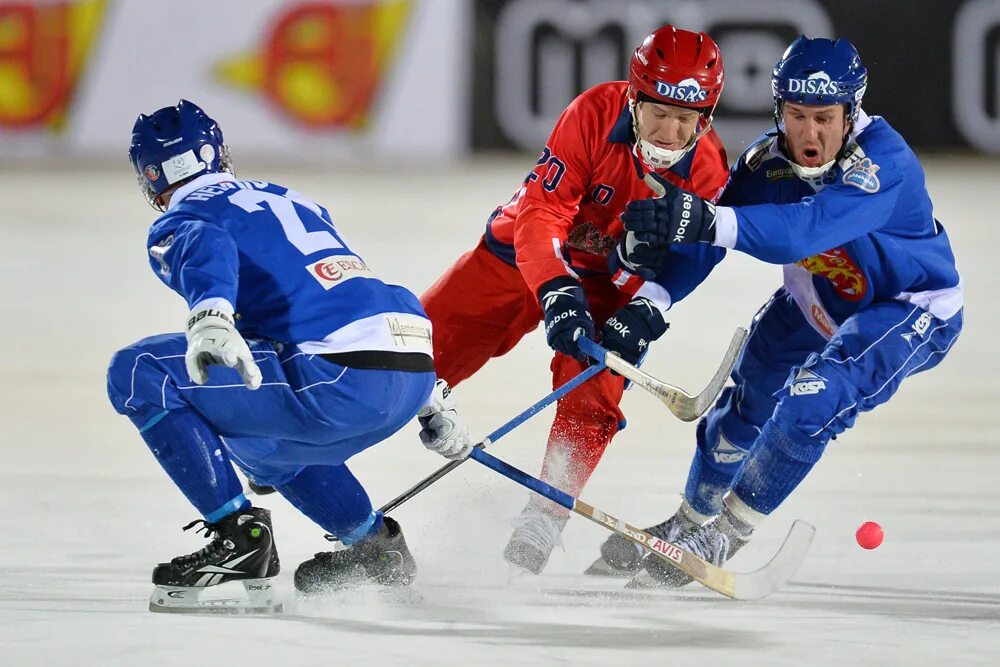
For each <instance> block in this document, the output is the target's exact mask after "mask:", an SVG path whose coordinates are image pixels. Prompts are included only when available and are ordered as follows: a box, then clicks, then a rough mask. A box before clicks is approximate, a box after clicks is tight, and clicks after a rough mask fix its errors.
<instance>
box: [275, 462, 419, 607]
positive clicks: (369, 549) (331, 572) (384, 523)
mask: <svg viewBox="0 0 1000 667" xmlns="http://www.w3.org/2000/svg"><path fill="white" fill-rule="evenodd" d="M277 488H278V491H279V492H280V493H281V495H283V496H284V497H285V498H286V499H288V501H289V502H290V503H291V504H292V505H294V506H295V507H296V508H297V509H298V510H299V511H301V512H302V513H303V514H305V515H306V516H308V517H309V518H310V519H312V520H313V521H314V522H316V523H317V524H319V525H320V526H323V527H324V528H326V529H327V530H328V531H329V534H330V535H331V536H337V539H339V541H340V542H341V544H343V545H344V546H345V547H347V548H346V549H341V550H339V551H327V552H320V553H317V554H315V556H314V557H313V558H311V559H309V560H306V561H305V562H303V563H301V564H300V565H299V566H298V567H297V568H296V570H295V588H296V589H297V590H299V591H301V592H303V593H322V592H324V591H328V590H331V589H336V588H339V587H343V586H347V585H351V584H356V583H360V582H362V581H370V582H373V583H377V584H382V585H389V586H403V585H407V584H409V583H411V582H412V581H413V579H414V577H415V576H416V572H417V565H416V562H415V561H414V559H413V556H412V555H411V554H410V550H409V547H407V545H406V540H405V538H404V537H403V532H402V529H401V527H400V525H399V523H398V522H397V521H396V520H395V519H392V518H391V517H384V516H382V514H380V513H378V512H375V511H374V510H373V509H372V505H371V500H370V499H369V497H368V494H367V492H366V491H365V489H364V487H363V486H362V485H361V483H360V482H359V481H358V480H357V478H356V477H355V476H354V475H353V474H352V473H351V471H350V470H348V468H347V466H346V465H339V466H308V467H306V468H304V469H303V470H302V471H300V472H299V473H298V474H297V475H295V477H294V478H292V479H291V480H290V481H288V482H286V483H284V484H281V485H279V486H278V487H277Z"/></svg>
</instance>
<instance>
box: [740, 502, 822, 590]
mask: <svg viewBox="0 0 1000 667" xmlns="http://www.w3.org/2000/svg"><path fill="white" fill-rule="evenodd" d="M815 535H816V527H815V526H813V525H812V524H810V523H807V522H805V521H802V520H801V519H796V520H795V521H794V522H793V523H792V527H791V529H790V530H789V531H788V535H787V536H785V541H784V543H782V545H781V548H780V549H778V552H777V553H776V554H774V557H773V558H771V560H770V561H769V562H768V563H767V565H765V566H764V567H762V568H760V569H759V570H756V571H754V572H747V573H741V572H737V573H735V576H736V581H735V584H736V585H735V591H734V595H733V596H732V597H733V598H734V599H736V600H762V599H764V598H766V597H767V596H768V595H770V594H771V593H773V592H775V591H776V590H778V589H779V588H780V587H782V586H784V585H785V584H786V583H788V580H789V579H791V578H792V577H793V576H795V573H796V572H798V570H799V566H801V565H802V561H803V560H805V557H806V554H807V553H809V547H810V546H811V545H812V541H813V537H814V536H815Z"/></svg>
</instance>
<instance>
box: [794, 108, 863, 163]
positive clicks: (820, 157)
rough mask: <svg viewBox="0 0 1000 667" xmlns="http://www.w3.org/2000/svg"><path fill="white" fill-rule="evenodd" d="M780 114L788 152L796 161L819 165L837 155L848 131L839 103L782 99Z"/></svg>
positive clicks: (842, 109)
mask: <svg viewBox="0 0 1000 667" xmlns="http://www.w3.org/2000/svg"><path fill="white" fill-rule="evenodd" d="M781 115H782V119H783V120H784V121H785V140H786V141H787V145H788V152H789V153H790V154H791V155H790V157H791V158H792V160H793V161H795V163H796V164H798V165H800V166H803V167H819V166H822V165H824V164H826V163H827V162H829V161H830V160H833V159H834V158H835V157H837V153H838V152H839V151H840V147H841V146H843V144H844V137H845V136H847V130H848V124H847V118H846V117H845V115H844V107H843V106H842V105H840V104H830V105H826V106H817V105H812V104H794V103H792V102H785V103H784V104H783V105H782V112H781Z"/></svg>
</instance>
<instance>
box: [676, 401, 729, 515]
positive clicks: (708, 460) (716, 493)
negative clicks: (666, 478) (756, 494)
mask: <svg viewBox="0 0 1000 667" xmlns="http://www.w3.org/2000/svg"><path fill="white" fill-rule="evenodd" d="M707 427H708V421H707V420H706V419H702V420H701V422H699V423H698V447H697V448H696V449H695V450H694V458H693V459H692V461H691V469H690V470H689V471H688V479H687V486H686V487H685V489H684V497H685V498H686V499H687V501H688V504H689V505H691V507H692V509H694V510H695V511H696V512H698V513H699V514H704V515H705V516H715V515H716V514H718V513H719V512H721V511H722V497H723V496H724V495H726V492H727V491H729V487H730V486H731V485H732V480H733V477H734V476H735V475H736V473H737V472H738V471H739V469H740V465H741V464H742V463H743V462H742V461H740V460H738V459H735V460H733V461H732V462H728V463H716V462H715V461H714V460H713V459H714V455H713V454H712V452H711V451H709V450H711V449H713V447H709V446H708V444H707V443H706V437H707V436H706V432H707ZM718 437H721V434H720V435H719V436H718Z"/></svg>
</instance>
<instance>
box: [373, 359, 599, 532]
mask: <svg viewBox="0 0 1000 667" xmlns="http://www.w3.org/2000/svg"><path fill="white" fill-rule="evenodd" d="M602 370H604V364H603V363H599V364H595V365H593V366H589V367H588V368H586V369H584V370H583V371H581V372H580V373H579V374H578V375H577V376H576V377H574V378H573V379H572V380H569V381H568V382H566V383H565V384H563V385H562V386H560V387H559V388H558V389H556V390H555V391H553V392H552V393H551V394H549V395H548V396H546V397H544V398H543V399H541V400H540V401H538V402H537V403H535V404H534V405H532V406H530V407H528V408H527V409H526V410H524V411H523V412H521V413H520V414H519V415H517V416H516V417H514V418H513V419H511V420H510V421H508V422H507V423H506V424H504V425H503V426H500V427H499V428H498V429H497V430H495V431H493V432H492V433H490V434H489V435H488V436H486V438H484V439H483V440H482V441H480V442H479V444H477V445H476V447H475V450H473V451H476V450H480V451H481V450H482V449H483V448H484V447H486V446H487V445H490V444H492V443H494V442H496V441H497V440H499V439H500V438H502V437H503V436H505V435H507V434H508V433H510V432H511V431H513V430H514V429H515V428H517V427H518V426H520V425H521V424H523V423H524V422H526V421H528V419H530V418H531V417H533V416H534V415H536V414H538V413H539V412H541V411H542V410H544V409H545V408H547V407H548V406H549V405H551V404H552V403H554V402H556V401H558V400H559V399H560V398H562V397H563V396H565V395H566V394H568V393H569V392H571V391H573V390H574V389H576V388H577V387H579V386H580V385H581V384H583V383H584V382H586V381H587V380H589V379H590V378H592V377H594V376H595V375H597V374H598V373H600V372H601V371H602ZM463 463H465V459H460V460H458V461H451V462H449V463H447V464H445V465H443V466H441V467H440V468H438V469H437V470H435V471H434V472H433V473H431V474H430V475H428V476H427V477H425V478H424V479H422V480H421V481H420V482H418V483H417V484H415V485H414V486H412V487H411V488H409V489H407V490H406V491H404V492H403V493H401V494H400V495H398V496H396V497H395V498H393V499H392V500H390V501H389V502H387V503H386V504H385V505H383V506H382V507H381V508H379V512H382V513H383V514H387V513H388V512H391V511H392V510H394V509H396V508H397V507H399V506H400V505H402V504H403V503H405V502H406V501H408V500H409V499H410V498H412V497H413V496H415V495H417V494H418V493H420V492H421V491H423V490H424V489H426V488H427V487H428V486H430V485H431V484H433V483H434V482H436V481H438V480H439V479H441V478H442V477H444V476H445V475H447V474H448V473H450V472H451V471H452V470H454V469H455V468H457V467H458V466H460V465H462V464H463Z"/></svg>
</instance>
